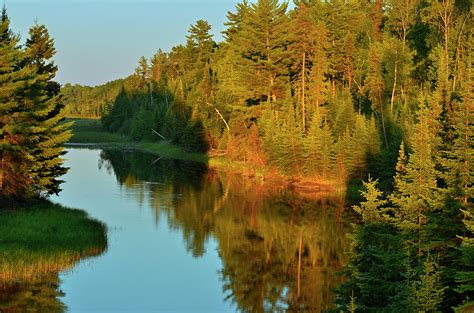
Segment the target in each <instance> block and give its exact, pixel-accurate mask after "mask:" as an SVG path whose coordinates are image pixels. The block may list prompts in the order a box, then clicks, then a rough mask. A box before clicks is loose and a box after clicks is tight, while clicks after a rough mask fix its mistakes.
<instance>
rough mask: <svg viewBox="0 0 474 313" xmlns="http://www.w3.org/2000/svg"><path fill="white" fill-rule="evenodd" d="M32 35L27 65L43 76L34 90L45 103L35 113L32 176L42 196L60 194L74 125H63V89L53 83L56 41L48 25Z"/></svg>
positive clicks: (39, 104) (37, 107)
mask: <svg viewBox="0 0 474 313" xmlns="http://www.w3.org/2000/svg"><path fill="white" fill-rule="evenodd" d="M29 34H30V37H29V38H28V40H27V41H26V50H25V54H26V58H25V61H26V62H27V63H28V66H31V67H33V68H35V69H36V73H37V74H38V76H39V77H38V79H37V81H36V83H35V85H34V87H33V88H34V90H35V92H36V94H37V96H38V98H39V99H41V100H40V102H39V103H38V104H37V105H36V107H35V112H34V116H35V121H34V133H35V138H36V140H35V142H33V143H32V147H30V148H31V154H32V156H33V157H34V161H33V166H32V167H31V168H30V175H31V177H32V178H33V181H34V182H33V184H34V187H35V188H37V189H38V192H39V193H45V194H58V193H59V191H60V190H61V189H60V184H61V183H62V181H61V180H60V179H59V177H61V176H62V175H64V174H65V173H66V172H67V168H65V167H63V165H62V163H63V160H62V159H61V156H62V155H63V154H64V153H65V152H64V148H63V144H64V143H65V142H66V141H68V140H69V139H70V137H71V132H70V130H69V127H70V126H71V123H62V122H63V120H64V116H63V114H62V112H61V111H62V109H63V108H64V104H63V103H62V97H61V96H60V85H59V84H58V83H57V82H55V81H53V79H54V77H55V76H56V72H57V66H56V65H55V64H54V62H53V61H51V59H52V58H53V57H54V54H55V49H54V42H53V39H51V38H50V36H49V33H48V30H47V29H46V27H45V26H44V25H35V26H33V27H32V28H31V29H30V32H29Z"/></svg>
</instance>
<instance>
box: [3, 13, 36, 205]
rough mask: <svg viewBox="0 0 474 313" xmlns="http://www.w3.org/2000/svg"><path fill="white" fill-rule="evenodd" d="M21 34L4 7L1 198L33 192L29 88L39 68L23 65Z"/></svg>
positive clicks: (31, 107) (16, 196)
mask: <svg viewBox="0 0 474 313" xmlns="http://www.w3.org/2000/svg"><path fill="white" fill-rule="evenodd" d="M18 41H19V39H18V37H17V36H14V35H13V34H12V31H11V30H10V20H9V18H8V15H7V11H6V9H5V7H4V8H3V11H2V17H1V24H0V60H1V63H0V81H1V82H2V83H1V85H0V153H1V155H0V200H1V199H2V198H3V199H5V200H8V199H20V198H22V197H24V196H25V195H27V194H29V193H30V190H29V187H30V186H31V183H32V182H31V177H30V176H29V175H28V172H29V168H30V167H31V164H32V161H33V156H32V155H31V151H30V150H29V149H28V146H29V145H31V142H32V140H34V134H33V129H32V126H33V125H32V120H31V114H32V112H33V110H34V104H33V103H32V101H31V99H29V98H28V96H29V95H30V89H31V87H32V86H33V85H34V83H35V82H36V79H37V74H36V69H35V68H33V67H31V66H28V65H24V58H25V56H24V53H23V52H22V51H21V50H20V48H19V47H18Z"/></svg>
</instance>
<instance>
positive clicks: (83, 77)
mask: <svg viewBox="0 0 474 313" xmlns="http://www.w3.org/2000/svg"><path fill="white" fill-rule="evenodd" d="M238 2H239V1H238V0H6V4H7V9H8V12H9V15H10V19H11V21H12V28H13V30H14V31H15V32H17V33H20V34H21V37H22V40H25V38H26V36H27V33H28V28H29V27H30V26H31V25H33V24H34V22H35V20H37V21H38V23H40V24H45V25H46V26H47V27H48V29H49V31H50V34H51V35H52V36H53V38H54V39H55V43H56V49H57V55H56V63H57V64H58V66H59V73H58V76H57V80H58V81H59V82H60V83H62V84H64V83H67V82H70V83H80V84H86V85H96V84H102V83H105V82H107V81H110V80H114V79H117V78H122V77H126V76H128V75H129V74H130V73H132V72H133V70H134V69H135V67H136V65H137V60H138V58H139V57H140V56H142V55H145V56H146V57H149V56H152V55H153V54H154V53H155V52H156V50H157V49H158V48H161V49H163V50H165V51H168V50H169V49H170V48H171V47H172V46H174V45H177V44H180V43H184V42H185V36H186V33H187V30H188V28H189V26H190V24H193V23H194V22H195V21H197V20H198V19H205V20H207V21H208V22H209V23H210V24H211V25H212V26H213V33H214V34H215V39H216V40H217V41H220V40H221V35H220V31H222V30H223V29H224V25H223V23H224V22H225V20H226V14H227V11H229V10H231V11H234V7H235V5H236V4H237V3H238Z"/></svg>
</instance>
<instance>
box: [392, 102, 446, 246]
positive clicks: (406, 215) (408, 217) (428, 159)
mask: <svg viewBox="0 0 474 313" xmlns="http://www.w3.org/2000/svg"><path fill="white" fill-rule="evenodd" d="M428 110H429V109H428V108H426V107H422V108H421V109H420V112H419V114H418V124H417V126H416V134H415V138H414V140H413V147H412V149H413V153H411V154H410V157H409V160H408V163H407V165H406V166H404V163H405V156H404V146H403V143H402V146H401V148H400V156H399V162H398V164H397V176H396V177H395V186H394V187H395V191H394V193H393V194H392V195H391V196H390V200H391V201H392V203H393V204H394V205H395V217H396V222H395V223H396V225H397V226H398V227H399V228H400V230H402V232H403V233H404V234H405V235H407V236H408V238H409V240H411V244H413V245H414V246H417V249H418V252H419V253H420V252H421V251H422V250H423V251H426V249H427V245H428V242H429V238H427V236H426V235H427V232H426V227H425V225H426V223H427V214H428V213H430V212H434V211H435V210H437V209H439V207H440V202H439V195H438V194H437V192H438V187H437V172H436V169H435V163H434V160H433V154H432V142H433V137H432V135H431V134H430V130H429V126H428ZM422 245H423V247H422Z"/></svg>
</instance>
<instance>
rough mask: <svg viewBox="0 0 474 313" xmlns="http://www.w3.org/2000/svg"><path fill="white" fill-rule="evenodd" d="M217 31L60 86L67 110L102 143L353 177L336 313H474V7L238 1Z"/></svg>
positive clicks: (437, 2)
mask: <svg viewBox="0 0 474 313" xmlns="http://www.w3.org/2000/svg"><path fill="white" fill-rule="evenodd" d="M225 25H226V29H225V31H224V32H223V37H224V39H223V41H222V42H215V41H214V40H213V35H212V34H211V25H209V23H208V22H206V21H204V20H198V21H197V22H196V23H195V24H193V25H191V26H190V28H189V33H188V36H187V37H186V42H185V44H182V45H178V46H175V47H173V48H172V49H171V51H170V52H163V51H162V50H158V52H157V53H156V54H155V55H153V56H152V57H150V58H145V57H142V58H141V59H140V60H139V62H138V66H137V69H136V71H135V73H133V74H132V75H131V76H129V77H127V78H126V79H125V80H120V81H115V82H112V83H109V84H107V85H104V86H99V87H95V88H89V87H82V86H66V87H65V88H64V89H63V90H64V91H63V92H64V93H65V94H66V95H67V96H68V100H67V101H66V107H67V109H68V112H69V113H70V114H77V113H78V111H75V110H77V109H76V108H77V105H75V103H77V102H78V99H80V102H81V104H82V105H85V106H86V107H84V108H82V112H79V113H82V114H83V116H93V117H96V118H99V117H100V118H101V120H102V124H103V127H104V128H105V129H106V130H107V131H110V132H117V133H123V134H130V135H131V136H132V138H133V139H134V140H137V141H141V140H144V141H163V140H165V141H167V142H169V143H172V144H175V145H179V146H181V147H183V148H185V149H187V150H189V151H193V152H207V153H208V154H210V155H219V156H225V157H226V158H227V159H230V160H236V161H243V162H246V163H249V164H252V165H253V166H255V167H260V166H267V167H272V168H275V169H276V170H277V171H278V172H279V173H280V174H281V175H284V176H287V177H292V178H293V179H295V180H301V179H303V178H306V179H308V178H309V179H311V180H312V181H316V182H318V183H320V184H341V183H342V184H347V183H348V182H357V181H359V182H360V181H361V180H364V184H363V187H362V188H361V189H362V190H361V195H362V200H361V202H360V204H358V205H357V206H355V207H354V209H355V211H356V212H357V213H358V214H360V217H361V222H360V223H358V224H357V225H355V226H354V233H353V238H352V241H353V243H352V247H351V252H350V262H349V265H348V266H347V267H346V268H345V270H344V272H343V275H345V276H346V277H347V278H348V279H347V281H346V282H345V283H343V284H342V286H341V287H340V288H339V290H338V295H337V299H336V302H337V303H338V305H339V307H340V308H341V309H343V310H344V311H348V312H355V311H357V312H359V311H360V312H437V311H450V310H452V309H453V308H456V307H460V306H461V305H464V307H463V308H464V309H465V310H466V311H469V310H472V309H474V305H473V303H472V302H469V301H471V300H472V299H473V297H474V272H473V270H474V239H473V236H472V235H473V233H472V232H473V231H474V220H473V218H474V215H473V214H474V211H473V205H472V202H473V198H472V196H473V194H472V192H473V189H472V181H473V171H472V160H473V150H472V148H473V119H472V112H473V98H472V92H473V85H472V81H473V72H472V67H473V59H472V55H473V49H474V42H473V29H474V28H473V26H474V25H473V19H472V1H463V0H461V1H459V0H456V1H455V0H392V1H382V0H376V1H368V2H367V1H340V0H331V1H318V0H307V1H295V6H294V9H289V7H288V3H287V2H280V1H277V0H259V1H255V2H248V1H242V2H241V3H239V4H238V5H237V6H236V7H235V10H234V11H233V12H228V14H227V22H226V24H225ZM110 95H117V96H116V97H115V98H114V99H111V98H110ZM156 133H158V135H159V137H158V136H157V135H156Z"/></svg>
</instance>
